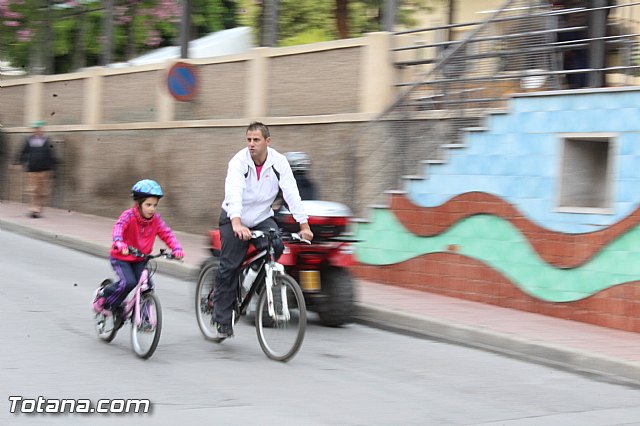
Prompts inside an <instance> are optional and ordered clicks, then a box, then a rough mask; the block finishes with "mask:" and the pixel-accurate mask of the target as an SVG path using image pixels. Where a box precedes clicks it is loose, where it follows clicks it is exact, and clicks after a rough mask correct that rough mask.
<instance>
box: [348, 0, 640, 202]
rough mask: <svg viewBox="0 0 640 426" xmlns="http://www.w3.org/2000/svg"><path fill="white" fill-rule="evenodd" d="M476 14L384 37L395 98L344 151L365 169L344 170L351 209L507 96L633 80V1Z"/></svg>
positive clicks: (515, 2)
mask: <svg viewBox="0 0 640 426" xmlns="http://www.w3.org/2000/svg"><path fill="white" fill-rule="evenodd" d="M575 4H577V5H578V6H575ZM580 5H583V6H580ZM484 16H486V18H485V19H483V20H478V21H477V22H469V23H460V24H455V25H446V26H440V27H432V28H420V29H413V30H408V31H402V32H397V33H395V34H394V47H393V49H392V57H393V61H394V63H395V65H396V68H397V71H398V72H397V75H398V83H397V87H398V93H399V94H398V97H397V99H396V101H395V102H394V103H393V104H392V105H391V106H390V107H389V108H388V109H387V110H386V111H385V112H384V113H382V114H381V115H380V116H379V117H377V118H376V119H375V120H372V121H371V122H369V123H367V124H366V125H364V126H363V127H362V128H361V129H360V130H359V132H358V135H356V136H355V137H354V140H353V143H351V144H350V145H349V146H348V147H345V149H346V150H347V152H346V154H347V157H348V158H350V161H351V162H352V163H351V164H352V165H353V164H355V162H359V161H367V162H370V163H371V167H368V169H370V170H371V169H373V170H375V172H374V173H367V174H366V175H358V174H356V173H355V172H353V174H352V176H353V179H352V197H353V200H354V206H355V209H356V211H357V212H358V213H359V214H366V210H367V208H368V206H369V205H371V204H376V203H383V202H384V201H385V199H386V196H385V195H384V191H385V190H393V189H403V187H404V181H406V180H407V179H412V178H419V177H422V174H423V170H424V167H423V166H424V165H425V164H429V163H432V162H438V161H442V160H444V159H446V155H447V154H446V153H447V150H448V149H455V148H457V147H461V146H463V142H464V138H463V136H464V133H465V131H466V130H468V129H469V128H473V127H477V126H481V125H482V123H483V118H484V117H486V115H487V114H489V113H491V112H492V111H495V110H496V109H498V110H501V109H504V108H505V107H506V106H507V101H508V99H509V97H510V95H511V94H513V93H516V92H529V91H544V90H571V89H579V88H589V87H602V86H628V85H636V84H637V82H638V81H640V80H638V76H639V75H640V53H639V50H638V36H639V35H640V2H634V1H622V0H618V1H611V0H591V1H577V2H576V1H574V2H569V1H565V2H552V1H541V0H536V1H533V0H508V1H505V2H504V3H503V5H502V6H501V7H500V8H498V9H497V10H493V11H486V13H485V15H484ZM347 166H348V164H347ZM351 170H356V168H355V167H352V168H351Z"/></svg>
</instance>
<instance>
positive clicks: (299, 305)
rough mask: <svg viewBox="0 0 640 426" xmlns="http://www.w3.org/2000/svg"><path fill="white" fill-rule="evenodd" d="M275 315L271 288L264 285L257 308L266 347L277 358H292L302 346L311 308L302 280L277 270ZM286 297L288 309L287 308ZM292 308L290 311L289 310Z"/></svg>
mask: <svg viewBox="0 0 640 426" xmlns="http://www.w3.org/2000/svg"><path fill="white" fill-rule="evenodd" d="M272 291H273V305H274V316H273V317H271V316H270V315H269V309H268V303H267V292H266V289H263V291H262V293H261V294H260V297H259V298H258V306H257V309H256V316H257V317H256V332H257V334H258V341H259V342H260V347H261V348H262V351H263V352H264V353H265V355H267V357H269V358H271V359H273V360H276V361H288V360H290V359H291V358H293V357H294V355H295V354H296V353H298V351H299V350H300V347H301V346H302V341H303V340H304V333H305V330H306V328H307V309H306V305H305V303H304V295H303V294H302V290H301V289H300V286H299V285H298V283H297V282H296V281H295V280H294V279H293V278H291V277H290V276H289V275H286V274H277V275H276V276H275V277H274V283H273V287H272ZM285 300H286V304H287V305H288V310H285V309H284V308H285V304H284V303H283V302H284V301H285ZM287 311H288V314H287Z"/></svg>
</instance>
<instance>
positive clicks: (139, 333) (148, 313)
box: [131, 291, 162, 359]
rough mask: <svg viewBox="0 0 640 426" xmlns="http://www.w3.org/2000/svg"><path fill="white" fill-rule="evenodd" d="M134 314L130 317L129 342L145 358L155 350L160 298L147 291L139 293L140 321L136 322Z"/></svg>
mask: <svg viewBox="0 0 640 426" xmlns="http://www.w3.org/2000/svg"><path fill="white" fill-rule="evenodd" d="M134 317H135V314H133V315H132V317H131V325H132V327H131V344H132V346H133V351H134V352H135V353H136V355H138V356H139V357H140V358H143V359H147V358H149V357H150V356H151V355H153V353H154V352H155V350H156V348H157V347H158V342H159V341H160V333H161V331H162V308H161V307H160V300H159V299H158V297H157V296H156V295H155V294H154V293H153V291H148V292H146V293H144V294H142V295H140V322H139V323H138V324H136V319H135V318H134Z"/></svg>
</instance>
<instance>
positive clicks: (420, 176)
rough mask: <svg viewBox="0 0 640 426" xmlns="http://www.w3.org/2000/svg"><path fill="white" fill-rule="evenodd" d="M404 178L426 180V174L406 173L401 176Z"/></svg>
mask: <svg viewBox="0 0 640 426" xmlns="http://www.w3.org/2000/svg"><path fill="white" fill-rule="evenodd" d="M401 178H402V179H404V180H425V179H426V176H424V175H404V176H401Z"/></svg>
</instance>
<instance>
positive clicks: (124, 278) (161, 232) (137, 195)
mask: <svg viewBox="0 0 640 426" xmlns="http://www.w3.org/2000/svg"><path fill="white" fill-rule="evenodd" d="M131 193H132V196H133V200H134V201H135V203H134V205H133V207H131V208H130V209H127V210H125V211H124V212H122V214H121V215H120V217H119V218H118V221H117V222H116V224H115V226H114V227H113V245H112V248H111V252H110V256H109V261H110V262H111V266H112V267H113V270H114V271H115V272H116V274H117V275H118V278H119V280H118V281H115V282H114V283H113V284H111V285H108V286H106V287H104V288H101V289H98V290H97V291H96V296H95V299H94V300H93V309H94V311H96V312H100V311H102V310H104V309H108V310H113V309H114V308H118V307H119V306H120V304H121V303H122V302H123V301H124V300H125V299H126V298H127V295H128V294H129V292H131V290H133V289H134V288H135V286H136V284H137V283H138V280H139V279H140V275H141V274H142V271H143V269H144V262H143V259H142V258H140V257H136V256H134V255H133V254H130V253H129V247H135V248H136V249H138V250H139V251H140V252H142V253H144V254H149V253H151V251H152V250H153V243H154V242H155V239H156V236H159V237H160V239H162V241H164V242H165V243H166V244H167V246H169V248H170V249H171V251H172V254H173V255H174V256H175V257H176V258H177V259H182V258H183V257H184V252H183V250H182V247H181V245H180V242H179V241H178V239H177V238H176V236H175V235H174V233H173V231H172V230H171V228H169V227H168V226H167V224H166V223H165V222H164V221H163V220H162V218H161V217H160V215H158V214H156V208H157V207H158V202H159V200H160V198H162V197H163V195H164V193H163V192H162V188H161V187H160V185H159V184H158V183H157V182H156V181H153V180H151V179H143V180H141V181H139V182H137V183H136V184H135V185H133V187H132V188H131Z"/></svg>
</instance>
